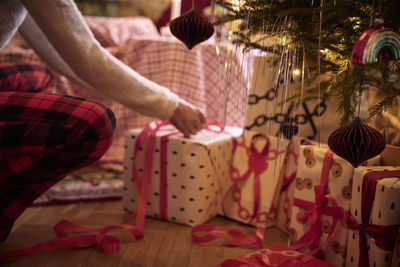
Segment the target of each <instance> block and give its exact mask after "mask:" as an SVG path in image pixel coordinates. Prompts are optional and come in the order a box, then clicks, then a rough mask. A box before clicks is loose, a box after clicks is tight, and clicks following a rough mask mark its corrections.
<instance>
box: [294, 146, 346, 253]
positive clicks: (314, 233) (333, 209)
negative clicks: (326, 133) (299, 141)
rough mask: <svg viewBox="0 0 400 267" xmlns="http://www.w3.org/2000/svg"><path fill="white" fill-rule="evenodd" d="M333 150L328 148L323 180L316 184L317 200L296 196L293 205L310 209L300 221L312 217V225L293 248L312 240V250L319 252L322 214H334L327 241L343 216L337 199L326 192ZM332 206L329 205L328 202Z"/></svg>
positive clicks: (323, 168) (322, 175)
mask: <svg viewBox="0 0 400 267" xmlns="http://www.w3.org/2000/svg"><path fill="white" fill-rule="evenodd" d="M332 161H333V152H332V151H331V150H328V151H327V152H326V153H325V156H324V162H323V165H322V171H321V181H320V184H319V185H316V186H314V191H315V202H310V201H306V200H302V199H298V198H295V199H294V201H293V205H295V206H298V207H300V208H303V209H305V210H308V212H307V213H306V214H305V215H304V216H302V217H301V218H299V220H300V221H302V220H306V219H307V218H308V217H311V226H310V229H309V230H308V232H306V233H305V234H304V235H303V236H302V237H301V238H299V239H298V240H297V241H296V242H295V243H294V244H293V245H292V246H291V248H292V249H300V248H303V247H305V246H307V245H308V244H309V243H310V242H311V249H312V252H317V251H318V250H319V249H320V248H321V245H320V238H321V216H322V215H328V216H332V225H331V227H330V231H329V234H328V237H327V239H326V240H325V242H327V241H328V240H329V239H330V237H331V235H332V233H333V231H334V230H335V228H336V225H337V221H338V220H339V218H340V217H341V216H340V215H341V214H340V210H339V208H338V205H337V203H336V201H335V199H334V198H333V197H332V196H331V195H328V194H326V192H327V188H328V182H329V170H330V168H331V166H332ZM329 203H330V204H331V206H328V204H329Z"/></svg>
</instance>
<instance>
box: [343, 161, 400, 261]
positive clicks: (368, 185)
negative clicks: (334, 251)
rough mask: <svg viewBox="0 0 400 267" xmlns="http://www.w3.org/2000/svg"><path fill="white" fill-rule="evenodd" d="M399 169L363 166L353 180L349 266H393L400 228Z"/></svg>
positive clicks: (348, 251) (348, 250) (348, 249)
mask: <svg viewBox="0 0 400 267" xmlns="http://www.w3.org/2000/svg"><path fill="white" fill-rule="evenodd" d="M399 177H400V166H399V167H391V166H373V167H368V166H360V167H358V168H357V169H356V170H355V173H354V178H353V193H352V195H353V199H352V201H351V214H350V216H349V218H348V225H349V228H350V230H349V235H348V245H347V257H346V266H350V267H351V266H360V267H361V266H362V267H368V266H371V267H372V266H382V267H384V266H388V267H389V266H390V265H391V262H392V254H393V250H394V247H395V243H396V236H397V234H398V231H399V225H400V211H399V208H400V178H399Z"/></svg>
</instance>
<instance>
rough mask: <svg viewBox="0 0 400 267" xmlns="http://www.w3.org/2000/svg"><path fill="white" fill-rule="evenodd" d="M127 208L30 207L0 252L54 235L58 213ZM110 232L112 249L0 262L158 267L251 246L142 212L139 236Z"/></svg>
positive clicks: (110, 214)
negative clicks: (199, 235)
mask: <svg viewBox="0 0 400 267" xmlns="http://www.w3.org/2000/svg"><path fill="white" fill-rule="evenodd" d="M126 216H127V214H126V213H125V212H124V211H123V209H122V203H121V201H109V202H93V203H80V204H70V205H59V206H50V207H32V208H29V209H28V210H27V211H26V212H25V213H24V214H23V215H22V216H21V217H20V218H19V219H18V220H17V222H16V224H15V226H14V228H13V231H12V233H11V234H10V236H9V237H8V239H7V240H6V241H4V242H3V243H0V253H1V252H5V251H9V250H14V249H20V248H24V247H27V246H30V245H33V244H36V243H39V242H43V241H47V240H51V239H54V238H55V235H54V233H53V230H52V226H53V225H54V224H55V223H57V222H58V221H59V220H61V219H68V220H70V221H72V222H75V223H79V224H84V225H90V226H106V225H110V224H118V223H119V222H121V221H122V220H123V219H124V218H125V217H126ZM209 223H214V224H216V225H217V226H218V227H219V228H235V229H239V230H242V231H243V232H244V233H247V234H252V233H254V231H255V228H253V227H249V226H245V225H242V224H239V223H237V222H234V221H231V220H228V219H225V218H222V217H217V218H214V219H212V220H211V221H209ZM111 234H112V235H114V236H117V237H119V239H120V240H121V245H120V251H119V253H116V254H101V253H99V252H98V251H97V250H96V249H94V248H90V249H58V250H53V251H49V252H44V253H41V254H37V255H33V256H30V257H26V258H22V259H18V260H15V261H13V262H11V263H7V264H3V265H2V266H13V267H16V266H24V267H26V266H31V267H41V266H43V267H44V266H49V267H63V266H67V267H75V266H96V267H101V266H107V267H110V266H112V267H114V266H130V267H132V266H138V267H140V266H157V267H158V266H160V267H169V266H171V267H172V266H173V267H185V266H195V267H197V266H198V267H203V266H204V267H211V266H214V265H216V264H218V263H220V262H222V261H223V260H225V259H229V258H234V257H238V256H242V255H244V254H247V253H249V252H251V251H253V249H251V248H236V247H228V246H224V245H223V240H218V241H213V242H212V243H209V244H207V245H202V244H195V243H193V242H192V240H191V228H190V227H188V226H183V225H178V224H174V223H169V222H164V221H160V220H156V219H151V218H147V219H146V225H145V234H144V238H143V239H141V240H134V238H132V237H131V236H130V234H129V233H128V232H126V231H124V230H114V231H113V232H111ZM286 240H287V235H286V234H285V233H283V232H281V231H279V230H278V229H276V228H271V229H268V233H267V236H266V238H265V241H264V242H265V244H266V245H272V244H275V243H281V244H285V243H286Z"/></svg>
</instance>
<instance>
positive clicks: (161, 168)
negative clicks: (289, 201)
mask: <svg viewBox="0 0 400 267" xmlns="http://www.w3.org/2000/svg"><path fill="white" fill-rule="evenodd" d="M212 126H213V125H211V126H209V127H206V128H207V129H204V130H202V131H201V132H199V133H198V134H197V135H195V136H192V137H191V138H190V139H188V138H184V137H182V135H181V134H180V133H178V132H177V130H176V129H175V128H174V127H173V126H171V125H164V126H161V127H159V129H158V130H157V131H156V132H154V134H155V146H154V148H153V150H152V151H150V150H149V146H148V142H147V143H146V142H144V141H143V140H140V139H143V138H140V135H141V133H142V129H133V130H130V131H128V132H127V133H126V146H125V149H126V150H125V171H124V191H123V195H122V197H123V206H124V209H125V210H126V211H128V212H129V213H133V212H134V211H135V210H136V209H137V208H138V202H139V198H140V192H141V190H140V189H141V181H140V180H138V178H140V176H141V175H143V174H144V173H146V171H148V173H149V175H151V177H150V184H149V185H148V186H149V189H148V190H147V193H146V192H145V193H142V196H143V195H144V194H146V195H147V194H148V197H147V203H146V206H145V209H146V215H147V216H150V217H155V218H160V219H163V220H168V221H172V222H176V223H181V224H186V225H191V226H192V225H194V224H200V223H203V222H205V221H207V220H209V219H210V218H212V217H214V216H215V215H217V214H218V213H219V212H220V208H221V200H222V189H223V188H224V187H226V184H227V183H228V182H229V180H230V166H231V160H232V142H233V141H232V140H233V138H234V137H235V136H236V137H237V136H239V135H240V134H241V132H242V130H241V129H238V128H233V127H231V128H229V134H227V132H223V133H222V132H220V131H217V130H215V129H213V127H212ZM214 126H215V125H214ZM215 127H216V128H217V129H218V127H217V126H215ZM215 127H214V128H215ZM138 142H140V144H139V143H138ZM147 153H152V155H151V158H152V159H153V164H152V166H151V170H148V169H149V166H147V165H148V158H149V156H148V155H147ZM146 168H147V169H146ZM135 170H136V172H135Z"/></svg>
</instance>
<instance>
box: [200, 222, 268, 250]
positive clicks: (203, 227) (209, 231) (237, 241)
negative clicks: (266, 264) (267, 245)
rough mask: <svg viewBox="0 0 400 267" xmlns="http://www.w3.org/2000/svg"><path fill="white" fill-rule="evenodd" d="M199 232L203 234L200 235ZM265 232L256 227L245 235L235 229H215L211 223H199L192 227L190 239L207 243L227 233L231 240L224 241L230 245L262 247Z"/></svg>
mask: <svg viewBox="0 0 400 267" xmlns="http://www.w3.org/2000/svg"><path fill="white" fill-rule="evenodd" d="M199 233H204V234H203V235H200V234H199ZM265 233H266V230H265V229H264V228H262V227H258V228H257V230H256V233H255V234H253V235H250V236H246V235H244V234H243V233H242V232H241V231H239V230H236V229H215V225H213V224H200V225H196V226H194V227H193V228H192V240H193V241H194V242H197V243H207V242H211V241H213V240H215V239H217V238H219V237H221V236H223V235H225V234H229V235H230V236H232V237H233V238H234V239H233V240H227V241H226V242H227V243H228V244H229V245H231V246H239V247H242V246H248V247H257V248H263V247H264V244H263V240H264V235H265Z"/></svg>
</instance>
